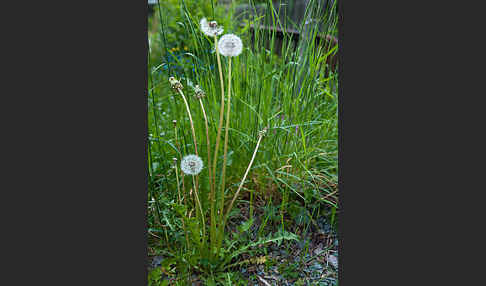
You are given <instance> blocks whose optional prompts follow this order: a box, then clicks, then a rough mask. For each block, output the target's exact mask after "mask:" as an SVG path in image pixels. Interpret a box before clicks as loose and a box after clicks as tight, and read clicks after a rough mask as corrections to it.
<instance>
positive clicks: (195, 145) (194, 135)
mask: <svg viewBox="0 0 486 286" xmlns="http://www.w3.org/2000/svg"><path fill="white" fill-rule="evenodd" d="M177 91H178V92H179V94H180V95H181V96H182V99H183V100H184V104H185V105H186V111H187V115H188V116H189V122H190V123H191V131H192V139H193V141H194V152H195V153H196V156H199V154H198V153H197V143H196V131H194V123H193V121H192V116H191V110H190V109H189V104H188V103H187V100H186V97H185V96H184V93H183V92H182V90H181V89H180V88H178V89H177Z"/></svg>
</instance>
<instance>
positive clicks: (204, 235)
mask: <svg viewBox="0 0 486 286" xmlns="http://www.w3.org/2000/svg"><path fill="white" fill-rule="evenodd" d="M194 177H196V176H194V175H193V176H192V183H193V184H194V188H195V189H196V182H195V179H194ZM194 196H195V197H196V202H197V204H198V206H199V211H200V212H201V220H202V229H203V237H206V227H205V223H204V213H203V210H202V206H201V201H200V200H199V196H198V194H197V190H195V191H194ZM196 212H197V211H196Z"/></svg>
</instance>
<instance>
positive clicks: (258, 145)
mask: <svg viewBox="0 0 486 286" xmlns="http://www.w3.org/2000/svg"><path fill="white" fill-rule="evenodd" d="M262 138H263V133H260V135H259V137H258V142H257V145H256V147H255V151H254V152H253V156H252V157H251V160H250V164H248V168H247V169H246V172H245V175H244V176H243V179H241V182H240V185H239V186H238V190H237V191H236V193H235V195H234V196H233V199H232V200H231V203H230V204H229V207H228V210H227V211H226V214H225V216H224V220H223V227H224V226H225V225H226V220H227V219H228V216H229V213H230V211H231V208H232V207H233V203H234V202H235V200H236V198H237V197H238V194H239V193H240V191H241V187H243V183H244V182H245V180H246V176H248V172H249V171H250V169H251V165H253V160H255V156H256V153H257V151H258V147H260V142H261V141H262Z"/></svg>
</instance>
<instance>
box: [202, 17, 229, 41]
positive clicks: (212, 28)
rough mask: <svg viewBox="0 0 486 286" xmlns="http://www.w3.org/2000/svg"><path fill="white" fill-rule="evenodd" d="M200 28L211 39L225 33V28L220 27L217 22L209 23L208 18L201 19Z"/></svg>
mask: <svg viewBox="0 0 486 286" xmlns="http://www.w3.org/2000/svg"><path fill="white" fill-rule="evenodd" d="M199 26H200V28H201V31H202V32H203V33H204V34H205V35H207V36H209V37H214V36H217V35H221V34H222V33H223V27H220V26H218V23H217V22H216V21H211V22H208V20H207V19H206V18H202V19H201V21H200V22H199Z"/></svg>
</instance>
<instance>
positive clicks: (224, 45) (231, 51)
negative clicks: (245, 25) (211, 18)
mask: <svg viewBox="0 0 486 286" xmlns="http://www.w3.org/2000/svg"><path fill="white" fill-rule="evenodd" d="M218 49H219V52H220V53H221V54H222V55H223V56H225V57H236V56H238V55H239V54H241V51H242V50H243V43H242V42H241V39H240V37H238V36H237V35H234V34H226V35H224V36H222V37H221V39H219V42H218Z"/></svg>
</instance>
